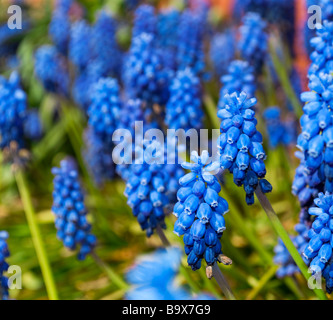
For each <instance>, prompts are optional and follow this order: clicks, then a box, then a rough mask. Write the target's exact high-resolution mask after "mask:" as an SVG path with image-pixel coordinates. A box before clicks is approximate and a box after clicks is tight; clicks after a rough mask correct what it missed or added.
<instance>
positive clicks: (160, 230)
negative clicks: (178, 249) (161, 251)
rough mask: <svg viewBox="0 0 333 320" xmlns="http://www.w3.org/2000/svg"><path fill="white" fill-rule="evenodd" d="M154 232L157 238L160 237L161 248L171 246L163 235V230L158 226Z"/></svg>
mask: <svg viewBox="0 0 333 320" xmlns="http://www.w3.org/2000/svg"><path fill="white" fill-rule="evenodd" d="M156 232H157V234H158V236H159V237H160V239H161V241H162V243H163V246H164V247H170V246H171V244H170V242H169V240H168V238H167V237H166V235H165V233H164V231H163V229H162V228H161V226H160V225H158V226H157V228H156Z"/></svg>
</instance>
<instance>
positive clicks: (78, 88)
mask: <svg viewBox="0 0 333 320" xmlns="http://www.w3.org/2000/svg"><path fill="white" fill-rule="evenodd" d="M88 68H89V66H88ZM94 80H95V77H91V76H90V73H89V72H87V71H83V72H81V73H80V74H78V75H77V77H76V78H75V80H74V83H73V87H72V94H73V98H74V101H75V103H77V104H78V105H79V106H80V107H81V108H82V109H83V110H87V109H88V107H89V105H90V103H91V87H92V85H93V84H94Z"/></svg>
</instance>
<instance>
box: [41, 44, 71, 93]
mask: <svg viewBox="0 0 333 320" xmlns="http://www.w3.org/2000/svg"><path fill="white" fill-rule="evenodd" d="M35 73H36V76H37V78H38V79H39V81H40V82H41V83H42V85H43V87H44V88H45V90H47V91H50V92H53V93H58V94H61V95H67V94H68V87H69V75H68V70H67V66H66V61H65V59H64V57H63V56H62V55H61V54H59V52H58V51H57V49H56V48H55V47H54V46H51V45H44V46H41V47H40V48H38V50H37V51H36V54H35Z"/></svg>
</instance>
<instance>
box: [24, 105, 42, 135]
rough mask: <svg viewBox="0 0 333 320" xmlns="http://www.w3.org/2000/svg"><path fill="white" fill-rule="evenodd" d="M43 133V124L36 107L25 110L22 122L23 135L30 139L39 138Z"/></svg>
mask: <svg viewBox="0 0 333 320" xmlns="http://www.w3.org/2000/svg"><path fill="white" fill-rule="evenodd" d="M42 135H43V125H42V122H41V119H40V117H39V113H38V111H37V110H36V109H31V110H29V111H28V112H27V115H26V119H25V122H24V136H25V137H26V138H28V139H31V140H39V139H40V138H41V137H42Z"/></svg>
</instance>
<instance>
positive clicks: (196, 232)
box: [173, 151, 229, 270]
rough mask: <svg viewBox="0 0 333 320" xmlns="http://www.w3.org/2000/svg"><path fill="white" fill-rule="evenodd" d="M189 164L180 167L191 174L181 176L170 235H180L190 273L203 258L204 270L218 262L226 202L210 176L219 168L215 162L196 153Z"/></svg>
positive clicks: (198, 266)
mask: <svg viewBox="0 0 333 320" xmlns="http://www.w3.org/2000/svg"><path fill="white" fill-rule="evenodd" d="M191 160H192V161H193V163H188V162H184V163H183V164H182V167H183V168H184V169H188V170H191V172H190V173H187V174H186V175H184V176H183V177H182V178H181V179H180V180H179V184H180V185H181V188H180V189H179V190H178V192H177V198H178V202H177V203H176V204H175V207H174V210H173V214H174V215H175V216H176V217H177V221H176V223H175V227H174V233H175V234H177V235H178V236H182V235H184V238H183V240H184V244H185V253H186V254H187V262H188V264H189V266H191V268H192V270H197V269H200V268H201V261H202V259H203V258H204V259H205V260H206V262H207V265H208V266H212V265H213V264H214V263H215V262H216V261H222V258H223V255H222V250H221V242H220V239H221V237H222V234H223V231H224V230H225V220H224V217H223V215H224V214H225V213H226V212H228V210H229V206H228V203H227V202H226V200H224V199H223V198H222V197H220V196H219V192H220V191H221V186H220V184H219V182H218V180H217V178H216V177H215V176H214V175H212V174H211V172H212V171H214V170H216V169H217V168H218V166H219V164H218V163H217V162H213V163H208V160H209V154H208V152H207V151H203V152H202V154H201V156H199V155H198V153H197V152H196V151H193V152H192V154H191Z"/></svg>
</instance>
